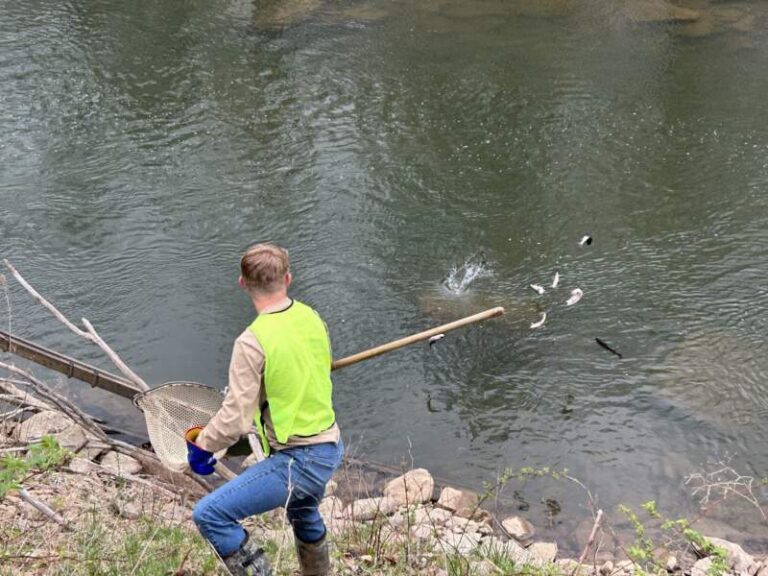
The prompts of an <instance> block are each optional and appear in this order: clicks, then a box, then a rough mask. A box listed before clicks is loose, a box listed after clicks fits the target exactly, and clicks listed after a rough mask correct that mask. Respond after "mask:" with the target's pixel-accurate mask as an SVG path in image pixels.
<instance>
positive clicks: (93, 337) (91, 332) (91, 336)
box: [3, 260, 149, 390]
mask: <svg viewBox="0 0 768 576" xmlns="http://www.w3.org/2000/svg"><path fill="white" fill-rule="evenodd" d="M3 264H4V265H5V267H6V268H8V270H9V271H10V272H11V274H13V277H14V278H15V279H16V281H17V282H18V283H19V284H21V285H22V287H23V288H24V289H25V290H26V291H27V292H28V293H29V294H30V295H31V296H32V297H33V298H34V299H35V300H37V301H38V302H39V303H40V304H41V305H42V306H43V307H44V308H45V309H46V310H48V311H49V312H50V313H51V314H53V315H54V316H55V317H56V319H57V320H58V321H59V322H61V323H62V324H64V326H66V327H67V328H69V329H70V330H71V331H72V332H74V333H75V334H77V335H78V336H80V337H81V338H85V339H86V340H88V341H89V342H92V343H94V344H96V346H98V347H99V348H101V350H102V351H103V352H104V353H105V354H106V355H107V356H109V359H110V360H112V363H113V364H114V365H115V366H116V367H117V368H118V370H120V372H122V373H123V375H125V377H126V378H128V379H129V380H130V381H131V382H133V383H134V384H136V385H137V386H140V387H141V388H142V389H143V390H149V385H148V384H147V383H146V382H145V381H144V380H143V379H142V378H141V377H140V376H139V375H138V374H136V372H134V371H133V370H131V369H130V368H129V367H128V365H127V364H126V363H125V362H123V360H122V358H120V356H118V355H117V352H115V351H114V350H112V348H110V346H109V345H108V344H107V343H106V342H105V341H104V340H103V339H102V338H101V336H99V334H98V332H96V330H95V329H94V327H93V325H92V324H91V323H90V322H89V321H88V320H87V319H86V318H82V319H81V320H82V322H83V325H84V326H85V328H86V329H85V330H81V329H80V328H78V327H77V326H75V325H74V324H73V323H72V322H70V321H69V320H68V319H67V317H66V316H64V314H62V313H61V312H59V310H58V309H57V308H56V307H55V306H54V305H53V304H51V303H50V302H49V301H48V300H46V299H45V298H43V296H41V295H40V293H39V292H38V291H37V290H35V289H34V288H33V287H32V285H31V284H30V283H29V282H27V281H26V280H25V279H24V277H23V276H22V275H21V274H20V273H19V271H18V270H16V268H14V267H13V265H12V264H11V263H10V262H9V261H8V260H3Z"/></svg>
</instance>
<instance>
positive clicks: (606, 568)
mask: <svg viewBox="0 0 768 576" xmlns="http://www.w3.org/2000/svg"><path fill="white" fill-rule="evenodd" d="M610 574H613V562H612V561H610V560H607V561H606V562H605V564H603V565H602V566H600V576H609V575H610Z"/></svg>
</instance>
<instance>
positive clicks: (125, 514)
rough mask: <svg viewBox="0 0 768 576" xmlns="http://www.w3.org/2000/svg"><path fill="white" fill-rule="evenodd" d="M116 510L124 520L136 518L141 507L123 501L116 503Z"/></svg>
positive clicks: (139, 515) (139, 514) (139, 513)
mask: <svg viewBox="0 0 768 576" xmlns="http://www.w3.org/2000/svg"><path fill="white" fill-rule="evenodd" d="M117 512H118V514H119V515H120V516H121V517H122V518H125V519H126V520H136V519H137V518H139V517H141V508H140V507H139V506H138V505H137V504H134V503H133V502H124V503H122V504H118V505H117Z"/></svg>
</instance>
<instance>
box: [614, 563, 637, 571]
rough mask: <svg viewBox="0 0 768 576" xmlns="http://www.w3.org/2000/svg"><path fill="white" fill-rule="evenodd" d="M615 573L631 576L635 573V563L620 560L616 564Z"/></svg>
mask: <svg viewBox="0 0 768 576" xmlns="http://www.w3.org/2000/svg"><path fill="white" fill-rule="evenodd" d="M616 572H618V573H620V574H633V573H634V572H635V563H634V562H632V560H621V561H620V562H617V563H616Z"/></svg>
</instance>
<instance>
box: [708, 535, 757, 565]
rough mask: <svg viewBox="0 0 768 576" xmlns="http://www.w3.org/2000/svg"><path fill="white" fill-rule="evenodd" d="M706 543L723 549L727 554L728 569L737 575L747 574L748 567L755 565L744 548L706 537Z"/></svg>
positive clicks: (726, 541)
mask: <svg viewBox="0 0 768 576" xmlns="http://www.w3.org/2000/svg"><path fill="white" fill-rule="evenodd" d="M707 541H709V543H710V544H713V545H714V546H717V547H718V548H723V549H724V550H725V551H726V553H727V555H728V556H727V559H726V561H727V562H728V567H729V568H731V570H733V571H734V572H736V573H737V574H741V573H742V572H748V571H749V568H750V566H753V565H754V564H755V559H754V558H753V557H752V556H751V555H750V554H747V553H746V552H745V551H744V548H742V547H741V546H739V545H738V544H734V543H733V542H729V541H728V540H723V539H721V538H713V537H707Z"/></svg>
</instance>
